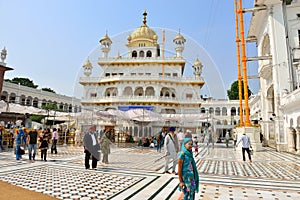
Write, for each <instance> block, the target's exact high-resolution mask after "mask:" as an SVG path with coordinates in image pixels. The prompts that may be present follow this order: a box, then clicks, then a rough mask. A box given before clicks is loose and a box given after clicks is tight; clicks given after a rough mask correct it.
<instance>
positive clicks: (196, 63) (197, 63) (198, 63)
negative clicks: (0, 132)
mask: <svg viewBox="0 0 300 200" xmlns="http://www.w3.org/2000/svg"><path fill="white" fill-rule="evenodd" d="M197 65H202V63H201V62H200V61H199V59H198V58H197V59H196V61H195V62H194V66H197Z"/></svg>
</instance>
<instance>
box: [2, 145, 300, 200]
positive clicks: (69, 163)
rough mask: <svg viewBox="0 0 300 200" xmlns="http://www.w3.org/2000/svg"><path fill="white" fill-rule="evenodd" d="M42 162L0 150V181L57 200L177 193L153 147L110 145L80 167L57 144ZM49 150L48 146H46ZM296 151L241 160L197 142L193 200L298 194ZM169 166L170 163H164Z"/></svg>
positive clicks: (73, 153)
mask: <svg viewBox="0 0 300 200" xmlns="http://www.w3.org/2000/svg"><path fill="white" fill-rule="evenodd" d="M58 151H59V152H58V154H49V153H48V162H44V161H41V160H40V158H39V156H40V155H37V161H36V162H34V163H31V162H29V160H28V157H27V156H28V155H27V154H25V155H24V156H23V160H22V161H17V160H15V157H14V154H13V153H12V152H11V151H5V152H0V180H3V181H6V182H8V183H11V184H14V185H17V186H19V187H23V188H26V189H28V190H33V191H36V192H41V193H44V194H48V195H51V196H54V197H56V198H58V199H72V200H75V199H136V200H141V199H157V200H160V199H172V200H175V199H177V198H178V195H179V192H178V190H177V187H178V178H177V176H175V175H168V174H163V171H164V158H163V156H164V154H163V152H161V153H158V152H156V150H155V149H149V148H143V149H141V148H138V147H136V146H132V145H131V146H127V145H113V146H112V153H111V154H110V155H109V164H102V163H101V162H98V169H97V170H85V167H84V153H83V148H82V147H74V146H67V147H65V146H59V147H58ZM48 152H49V151H48ZM299 158H300V156H297V155H293V154H289V153H278V152H276V151H275V150H274V149H271V148H267V147H265V148H264V149H263V150H262V151H260V152H254V155H253V162H252V163H249V162H243V161H242V155H241V151H240V150H234V148H225V145H224V144H216V145H215V146H214V148H210V149H209V150H208V148H207V146H205V145H200V148H199V153H198V154H197V155H196V156H195V160H196V162H197V167H198V171H199V175H200V191H199V193H197V196H196V199H224V200H225V199H236V200H240V199H268V200H269V199H300V159H299ZM169 167H171V166H169Z"/></svg>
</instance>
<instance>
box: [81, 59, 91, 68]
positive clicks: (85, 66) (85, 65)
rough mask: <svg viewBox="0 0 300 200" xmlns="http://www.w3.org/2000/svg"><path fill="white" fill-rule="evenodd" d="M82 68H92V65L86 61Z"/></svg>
mask: <svg viewBox="0 0 300 200" xmlns="http://www.w3.org/2000/svg"><path fill="white" fill-rule="evenodd" d="M83 67H84V68H87V67H93V65H92V63H91V62H90V61H89V60H87V61H85V63H84V64H83Z"/></svg>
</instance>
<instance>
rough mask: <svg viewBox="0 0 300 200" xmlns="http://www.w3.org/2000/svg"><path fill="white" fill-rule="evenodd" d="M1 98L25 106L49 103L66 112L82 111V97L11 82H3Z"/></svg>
mask: <svg viewBox="0 0 300 200" xmlns="http://www.w3.org/2000/svg"><path fill="white" fill-rule="evenodd" d="M1 100H3V101H5V102H9V103H15V104H19V105H23V106H33V107H36V108H41V107H42V106H44V105H47V104H54V105H57V108H58V109H59V110H62V111H64V112H72V113H77V112H81V103H80V99H78V98H75V97H69V96H66V95H61V94H56V93H52V92H47V91H43V90H41V89H35V88H31V87H26V86H22V85H19V84H14V83H10V82H5V81H4V82H3V89H2V93H1Z"/></svg>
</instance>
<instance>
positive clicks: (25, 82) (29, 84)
mask: <svg viewBox="0 0 300 200" xmlns="http://www.w3.org/2000/svg"><path fill="white" fill-rule="evenodd" d="M5 81H7V82H11V83H15V84H20V85H23V86H26V87H31V88H37V87H38V85H35V84H34V83H33V81H32V80H29V79H28V78H19V77H15V78H13V79H12V80H9V79H5Z"/></svg>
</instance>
